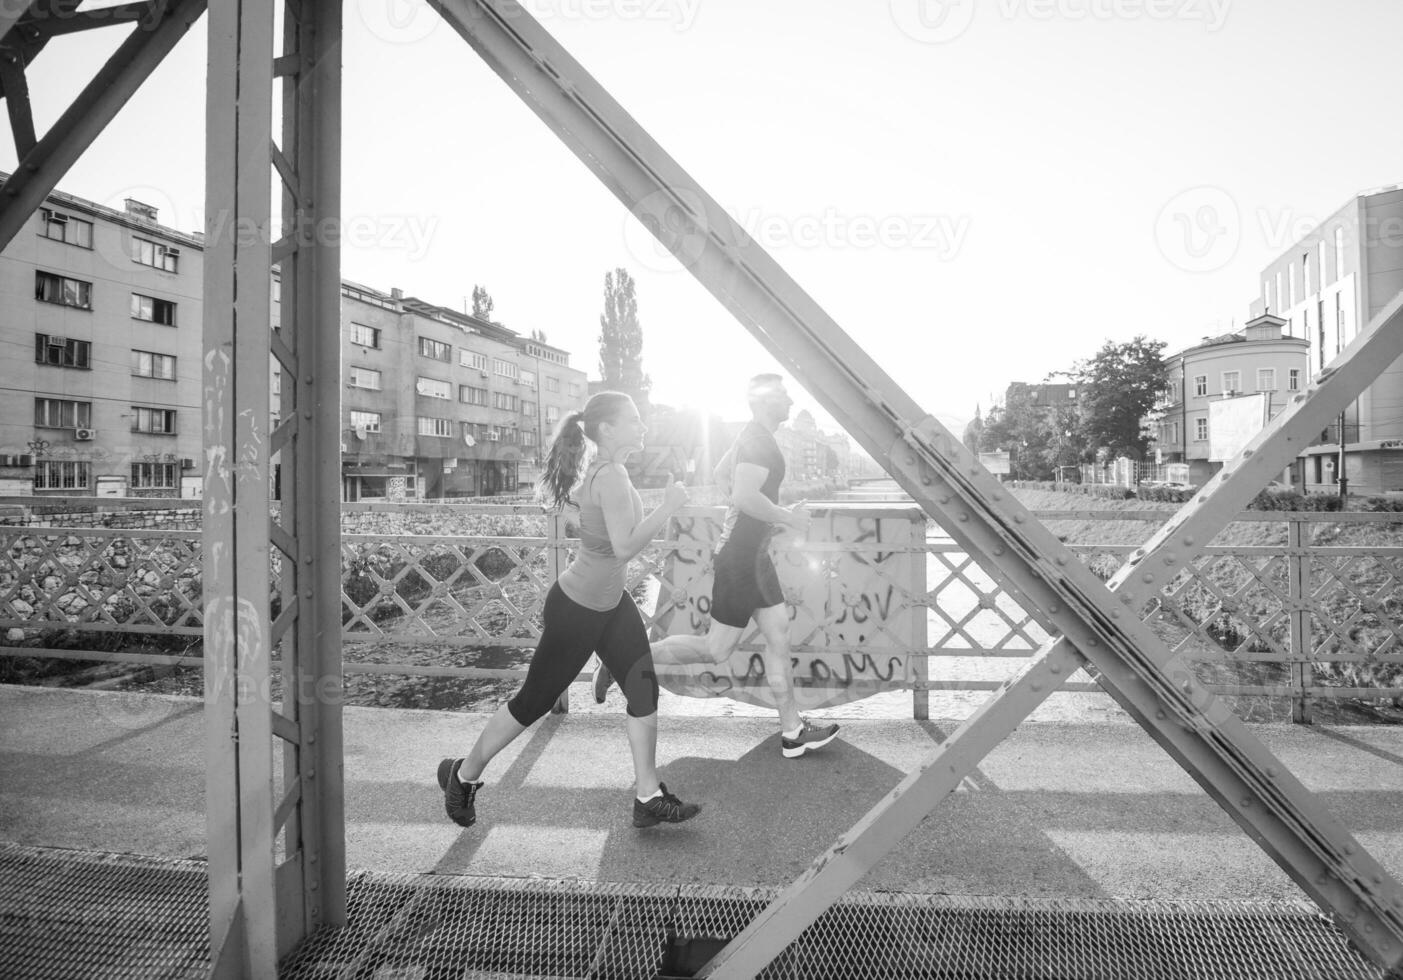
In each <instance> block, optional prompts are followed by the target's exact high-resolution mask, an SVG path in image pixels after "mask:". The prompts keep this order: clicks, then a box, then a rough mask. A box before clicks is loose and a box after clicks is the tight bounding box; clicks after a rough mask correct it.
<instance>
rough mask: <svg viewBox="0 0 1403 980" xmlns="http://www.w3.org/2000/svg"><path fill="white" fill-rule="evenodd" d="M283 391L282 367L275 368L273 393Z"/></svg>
mask: <svg viewBox="0 0 1403 980" xmlns="http://www.w3.org/2000/svg"><path fill="white" fill-rule="evenodd" d="M282 393H283V372H282V368H273V394H275V395H281V394H282Z"/></svg>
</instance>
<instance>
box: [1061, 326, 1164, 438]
mask: <svg viewBox="0 0 1403 980" xmlns="http://www.w3.org/2000/svg"><path fill="white" fill-rule="evenodd" d="M1164 348H1165V342H1164V341H1162V340H1150V339H1149V338H1147V337H1145V336H1143V335H1141V336H1138V337H1136V338H1135V339H1134V340H1131V341H1129V342H1128V343H1124V344H1117V343H1113V342H1112V341H1109V340H1108V341H1106V343H1105V344H1104V345H1103V346H1102V348H1101V349H1100V350H1099V351H1097V353H1096V355H1095V356H1094V357H1092V358H1091V360H1089V361H1083V362H1080V363H1078V364H1077V368H1076V378H1077V385H1078V388H1079V390H1080V394H1081V398H1080V399H1079V403H1080V410H1081V442H1082V445H1083V446H1085V447H1086V448H1087V450H1089V451H1092V452H1094V451H1096V450H1105V451H1106V453H1107V455H1109V456H1111V457H1116V456H1128V457H1130V458H1131V459H1136V460H1141V459H1144V458H1145V453H1146V451H1147V450H1148V448H1149V442H1150V439H1149V434H1148V433H1147V432H1146V431H1145V429H1144V427H1143V426H1144V419H1145V417H1146V416H1147V415H1149V414H1150V412H1151V410H1152V409H1153V408H1154V404H1155V399H1156V397H1157V396H1158V394H1159V392H1160V391H1161V389H1163V388H1164V360H1163V359H1162V358H1161V357H1160V354H1161V353H1162V352H1163V351H1164Z"/></svg>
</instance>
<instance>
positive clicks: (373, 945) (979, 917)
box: [0, 844, 1382, 980]
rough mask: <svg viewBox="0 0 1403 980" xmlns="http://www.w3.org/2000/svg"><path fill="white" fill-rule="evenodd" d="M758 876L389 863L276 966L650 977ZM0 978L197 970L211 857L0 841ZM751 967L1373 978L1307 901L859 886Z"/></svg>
mask: <svg viewBox="0 0 1403 980" xmlns="http://www.w3.org/2000/svg"><path fill="white" fill-rule="evenodd" d="M776 894H777V892H776V891H775V890H773V889H768V888H738V887H713V886H690V885H689V886H678V885H666V884H621V883H609V882H581V881H552V880H545V879H515V878H476V877H468V876H444V875H387V874H371V873H367V872H359V873H356V874H353V875H352V876H351V877H350V878H349V880H348V895H347V899H348V907H347V914H348V919H349V921H348V924H347V926H346V927H345V928H343V929H331V928H327V929H322V930H319V931H318V932H317V933H315V934H314V935H313V936H312V937H311V938H310V939H308V940H307V941H306V942H304V943H303V944H302V945H301V946H300V947H299V948H298V949H297V950H295V951H294V952H293V953H292V954H291V955H290V956H289V957H288V958H287V959H286V960H285V961H284V962H283V964H282V967H281V971H280V972H281V975H282V976H283V977H287V978H313V977H315V978H329V977H337V978H344V980H353V978H367V980H386V978H392V977H394V978H398V977H405V978H408V977H413V978H415V980H436V978H445V980H446V978H452V980H488V978H497V980H505V978H517V977H562V978H563V977H570V978H594V980H636V978H648V977H653V976H655V975H656V974H657V970H658V968H659V964H660V962H661V958H662V952H663V947H664V943H665V942H666V940H667V937H668V935H669V933H675V934H677V935H679V936H681V937H684V938H685V937H707V936H715V937H722V938H729V937H731V936H733V935H735V934H736V933H737V932H739V931H740V930H741V929H743V928H744V927H745V926H746V925H747V924H748V923H749V922H750V920H751V919H752V918H753V917H754V916H755V915H756V913H758V912H759V911H760V910H761V909H762V908H763V907H764V906H765V905H767V904H768V903H769V902H770V901H771V900H772V899H773V898H774V896H775V895H776ZM0 896H3V905H0V976H3V977H6V978H10V977H15V978H29V977H40V978H46V977H53V978H60V977H63V978H67V977H75V976H82V977H88V976H101V977H142V978H146V977H168V978H178V977H201V976H204V975H205V974H206V973H207V971H208V969H209V941H208V922H207V920H208V911H207V904H206V878H205V865H204V863H203V862H199V861H173V860H162V859H157V858H145V857H140V856H135V855H110V854H91V853H87V852H81V851H62V850H50V849H44V848H31V847H21V846H19V845H13V844H6V845H0ZM761 976H762V977H765V978H784V980H798V978H811V977H814V978H817V977H834V978H844V980H848V978H863V977H873V978H877V977H882V978H889V977H902V976H919V977H931V978H975V977H987V978H1004V977H1020V978H1029V980H1181V978H1185V980H1187V978H1201V980H1356V978H1357V980H1378V978H1380V977H1381V976H1382V973H1381V972H1380V971H1379V970H1377V969H1376V968H1374V967H1372V966H1371V965H1370V964H1368V963H1367V962H1366V961H1364V960H1363V959H1362V958H1361V957H1360V956H1359V954H1358V953H1356V952H1355V951H1354V950H1352V949H1351V948H1350V947H1349V946H1348V945H1347V944H1346V941H1345V939H1344V937H1343V935H1342V934H1341V933H1340V932H1339V931H1338V930H1336V929H1335V928H1334V927H1333V926H1332V925H1331V924H1330V923H1329V922H1328V920H1326V919H1325V918H1324V917H1323V916H1321V915H1320V914H1319V913H1318V912H1317V911H1316V910H1315V909H1314V908H1313V907H1311V906H1307V905H1305V904H1290V903H1271V904H1265V903H1252V902H1126V901H1112V900H1084V899H1039V900H1033V899H1002V898H955V897H950V896H943V895H906V894H895V893H860V892H854V893H852V894H850V895H847V896H845V897H844V899H843V900H842V901H840V902H839V903H838V904H837V905H835V906H834V907H833V908H831V909H830V910H829V911H828V912H826V913H825V914H824V915H823V916H821V917H820V918H819V919H818V921H817V922H815V923H814V924H813V925H812V926H811V927H809V929H807V930H806V931H805V932H804V933H803V934H802V935H801V936H800V937H799V939H798V940H797V941H796V942H795V943H794V944H793V945H791V946H790V947H789V949H787V950H786V951H785V952H784V953H783V954H782V955H781V956H780V957H779V958H778V959H777V960H775V962H774V963H772V964H771V965H770V966H769V967H768V968H767V969H766V970H765V971H764V973H763V974H762V975H761Z"/></svg>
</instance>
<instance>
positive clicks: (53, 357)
mask: <svg viewBox="0 0 1403 980" xmlns="http://www.w3.org/2000/svg"><path fill="white" fill-rule="evenodd" d="M92 348H93V345H92V344H90V343H89V342H88V341H86V340H70V339H68V338H67V337H55V336H54V335H53V334H47V333H36V334H35V335H34V362H35V363H36V364H53V365H55V366H57V367H71V368H86V367H92V362H91V357H92Z"/></svg>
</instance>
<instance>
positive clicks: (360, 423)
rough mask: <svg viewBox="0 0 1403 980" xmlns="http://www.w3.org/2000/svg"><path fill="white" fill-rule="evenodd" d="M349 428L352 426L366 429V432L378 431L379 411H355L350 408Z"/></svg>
mask: <svg viewBox="0 0 1403 980" xmlns="http://www.w3.org/2000/svg"><path fill="white" fill-rule="evenodd" d="M351 428H353V429H362V430H364V431H366V432H379V431H380V413H379V412H357V411H355V410H354V409H352V411H351Z"/></svg>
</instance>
